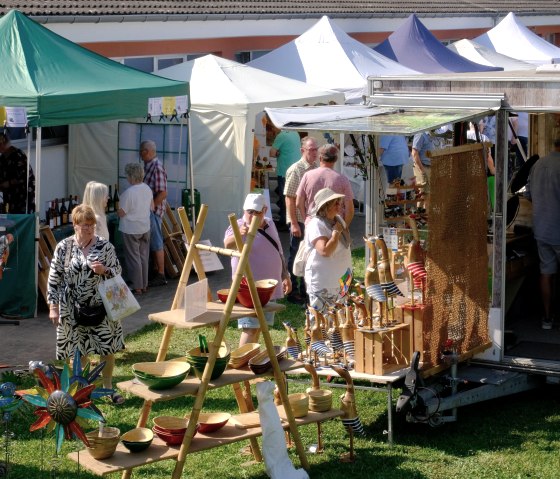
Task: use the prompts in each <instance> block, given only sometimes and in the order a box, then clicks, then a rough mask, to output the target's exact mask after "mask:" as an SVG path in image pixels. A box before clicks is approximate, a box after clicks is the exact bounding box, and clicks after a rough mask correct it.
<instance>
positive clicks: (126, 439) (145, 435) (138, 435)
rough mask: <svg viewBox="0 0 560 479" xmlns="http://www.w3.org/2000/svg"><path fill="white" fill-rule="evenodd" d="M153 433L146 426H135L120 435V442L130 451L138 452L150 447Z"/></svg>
mask: <svg viewBox="0 0 560 479" xmlns="http://www.w3.org/2000/svg"><path fill="white" fill-rule="evenodd" d="M153 439H154V433H153V432H152V430H151V429H148V428H147V427H137V428H135V429H131V430H130V431H127V432H125V433H124V434H123V435H122V436H121V442H122V443H123V446H124V447H126V448H127V449H128V450H129V451H130V452H140V451H143V450H145V449H148V447H150V444H151V443H152V440H153Z"/></svg>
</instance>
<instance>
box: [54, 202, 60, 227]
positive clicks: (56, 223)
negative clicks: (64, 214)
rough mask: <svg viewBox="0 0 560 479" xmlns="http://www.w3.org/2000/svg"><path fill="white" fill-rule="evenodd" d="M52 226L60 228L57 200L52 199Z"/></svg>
mask: <svg viewBox="0 0 560 479" xmlns="http://www.w3.org/2000/svg"><path fill="white" fill-rule="evenodd" d="M53 214H54V226H55V228H56V227H58V226H60V207H59V205H58V198H55V199H54V213H53Z"/></svg>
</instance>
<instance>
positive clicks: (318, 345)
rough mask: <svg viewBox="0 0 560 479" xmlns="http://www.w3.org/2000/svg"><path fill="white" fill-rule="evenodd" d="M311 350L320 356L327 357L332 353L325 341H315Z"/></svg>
mask: <svg viewBox="0 0 560 479" xmlns="http://www.w3.org/2000/svg"><path fill="white" fill-rule="evenodd" d="M311 350H312V351H315V352H316V353H317V354H319V355H320V356H326V355H327V354H330V353H332V350H331V348H329V347H328V346H327V345H326V344H325V341H313V342H312V343H311Z"/></svg>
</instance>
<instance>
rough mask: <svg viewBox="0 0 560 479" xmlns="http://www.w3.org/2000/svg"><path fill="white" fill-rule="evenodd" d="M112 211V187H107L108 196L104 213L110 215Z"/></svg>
mask: <svg viewBox="0 0 560 479" xmlns="http://www.w3.org/2000/svg"><path fill="white" fill-rule="evenodd" d="M112 211H113V191H112V186H111V185H109V196H108V197H107V206H106V207H105V213H111V212H112Z"/></svg>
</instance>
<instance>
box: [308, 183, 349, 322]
mask: <svg viewBox="0 0 560 479" xmlns="http://www.w3.org/2000/svg"><path fill="white" fill-rule="evenodd" d="M344 198H345V196H344V195H342V194H339V193H335V192H334V191H333V190H331V189H330V188H323V189H322V190H319V191H318V192H317V193H316V194H315V198H314V204H315V207H314V210H313V212H312V218H311V220H310V221H309V222H308V223H307V225H306V226H305V238H304V241H306V245H307V248H309V249H310V253H309V256H308V258H307V262H306V264H305V275H304V278H305V285H306V288H307V294H308V295H309V304H310V305H311V306H313V307H314V308H316V309H318V310H321V311H323V310H324V309H325V307H326V306H328V305H330V304H333V303H334V302H336V301H337V300H338V299H340V298H341V288H342V287H341V284H344V280H345V279H346V278H347V277H348V276H349V275H350V274H351V271H352V257H351V252H350V235H349V233H348V230H347V229H346V227H345V225H344V224H343V220H342V219H341V218H340V216H339V211H340V205H341V202H342V201H343V199H344ZM341 280H342V281H341Z"/></svg>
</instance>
